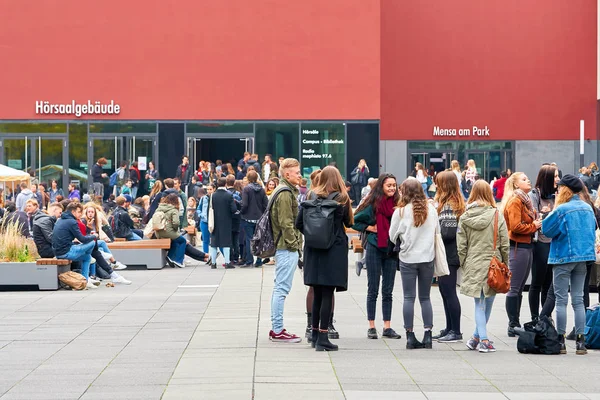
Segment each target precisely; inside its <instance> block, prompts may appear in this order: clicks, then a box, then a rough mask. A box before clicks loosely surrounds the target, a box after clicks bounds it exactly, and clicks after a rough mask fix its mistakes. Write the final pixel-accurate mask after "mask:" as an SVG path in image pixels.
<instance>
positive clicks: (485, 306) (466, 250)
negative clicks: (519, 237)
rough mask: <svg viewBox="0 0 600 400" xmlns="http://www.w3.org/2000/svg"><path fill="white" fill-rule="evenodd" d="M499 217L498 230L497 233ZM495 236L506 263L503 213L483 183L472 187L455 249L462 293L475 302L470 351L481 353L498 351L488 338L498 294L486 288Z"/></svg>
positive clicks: (497, 254)
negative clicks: (488, 325)
mask: <svg viewBox="0 0 600 400" xmlns="http://www.w3.org/2000/svg"><path fill="white" fill-rule="evenodd" d="M496 216H497V217H498V230H497V231H496V232H494V226H495V222H494V221H495V218H496ZM494 234H496V235H497V240H496V257H498V259H499V260H502V262H503V263H507V262H508V249H509V245H508V232H507V230H506V223H505V222H504V217H503V216H502V213H501V212H499V211H498V210H497V209H496V201H495V200H494V195H493V193H492V188H491V187H490V185H489V184H488V183H487V182H485V181H483V180H480V181H477V182H475V184H474V185H473V188H472V190H471V195H470V197H469V200H468V202H467V210H466V211H465V213H464V214H463V215H462V216H461V217H460V220H459V221H458V231H457V235H456V245H457V250H458V257H459V259H460V265H461V267H462V282H461V285H460V292H461V293H462V294H464V295H465V296H469V297H473V298H474V299H475V331H474V332H473V336H472V337H471V339H469V341H468V342H467V347H468V348H469V349H470V350H476V349H477V350H479V351H480V352H481V353H489V352H494V351H496V349H495V348H494V345H493V343H492V342H491V341H490V340H489V338H488V335H487V322H488V321H489V319H490V315H491V313H492V305H493V304H494V299H495V296H496V292H494V291H493V290H492V289H490V287H489V286H488V285H487V279H488V271H489V268H490V261H491V259H492V254H493V253H492V249H493V248H494Z"/></svg>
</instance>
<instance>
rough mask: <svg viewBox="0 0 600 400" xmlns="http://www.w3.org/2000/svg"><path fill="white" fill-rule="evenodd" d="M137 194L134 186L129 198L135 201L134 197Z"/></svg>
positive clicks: (136, 188)
mask: <svg viewBox="0 0 600 400" xmlns="http://www.w3.org/2000/svg"><path fill="white" fill-rule="evenodd" d="M137 192H138V187H137V186H134V187H132V188H131V198H132V199H134V200H135V198H136V196H137Z"/></svg>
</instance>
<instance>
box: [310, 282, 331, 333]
mask: <svg viewBox="0 0 600 400" xmlns="http://www.w3.org/2000/svg"><path fill="white" fill-rule="evenodd" d="M313 289H314V295H315V297H314V300H313V306H312V327H313V329H316V328H317V327H318V328H319V329H321V330H327V328H328V326H329V321H330V320H331V313H332V309H333V291H334V289H335V287H333V286H319V285H315V286H313Z"/></svg>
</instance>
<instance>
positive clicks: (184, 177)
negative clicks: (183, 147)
mask: <svg viewBox="0 0 600 400" xmlns="http://www.w3.org/2000/svg"><path fill="white" fill-rule="evenodd" d="M182 167H183V164H179V166H178V167H177V175H175V177H176V178H179V179H181V186H187V185H188V184H189V183H190V181H191V180H192V174H193V173H194V168H192V166H191V165H190V164H188V165H187V169H186V170H185V174H184V173H183V172H182V171H183V168H182Z"/></svg>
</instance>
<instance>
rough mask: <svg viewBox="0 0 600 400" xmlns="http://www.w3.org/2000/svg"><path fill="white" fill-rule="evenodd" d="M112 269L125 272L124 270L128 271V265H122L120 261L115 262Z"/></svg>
mask: <svg viewBox="0 0 600 400" xmlns="http://www.w3.org/2000/svg"><path fill="white" fill-rule="evenodd" d="M112 269H114V270H115V271H121V270H123V269H127V265H125V264H123V263H122V262H120V261H115V262H114V263H113V264H112Z"/></svg>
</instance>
